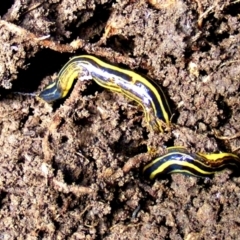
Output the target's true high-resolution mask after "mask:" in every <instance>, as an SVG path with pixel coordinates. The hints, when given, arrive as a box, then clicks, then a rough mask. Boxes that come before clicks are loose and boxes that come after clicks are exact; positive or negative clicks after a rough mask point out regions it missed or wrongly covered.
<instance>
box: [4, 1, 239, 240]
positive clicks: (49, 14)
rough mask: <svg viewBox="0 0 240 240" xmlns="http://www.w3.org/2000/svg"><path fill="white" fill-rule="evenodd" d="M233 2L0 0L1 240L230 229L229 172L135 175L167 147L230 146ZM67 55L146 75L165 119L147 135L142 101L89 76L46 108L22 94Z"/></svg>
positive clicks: (235, 79) (234, 95)
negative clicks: (162, 95) (160, 94)
mask: <svg viewBox="0 0 240 240" xmlns="http://www.w3.org/2000/svg"><path fill="white" fill-rule="evenodd" d="M239 10H240V2H239V1H228V0H227V1H208V0H204V1H198V0H193V1H189V0H187V1H183V0H166V1H164V0H145V1H144V0H139V1H135V0H131V1H124V0H123V1H107V0H90V1H89V0H79V1H77V0H62V1H60V0H50V1H44V0H43V1H41V2H39V1H33V0H28V1H27V0H25V1H20V0H16V1H3V2H2V3H0V16H1V19H0V45H1V47H0V85H1V89H0V94H1V96H0V132H1V136H0V146H1V156H0V239H186V240H189V239H196V240H197V239H240V217H239V216H240V178H239V177H238V175H237V174H234V173H232V172H231V171H230V170H225V171H223V172H220V173H216V174H215V175H214V177H213V178H196V177H190V176H185V175H182V174H173V175H167V176H159V177H158V178H157V179H156V180H154V181H149V180H148V179H146V178H145V177H144V176H143V174H142V169H143V167H144V165H146V163H147V162H149V161H151V160H152V159H153V158H154V157H156V156H159V155H160V154H163V153H164V152H165V151H166V147H169V146H185V147H186V148H188V150H189V151H191V152H209V153H211V152H219V151H224V152H234V153H235V154H238V155H240V151H239V146H240V138H239V134H238V133H239V131H240V120H239V119H240V93H239V90H240V67H239V63H240V48H239V46H240V32H239V29H240V21H239V18H240V15H239V12H240V11H239ZM80 54H91V55H95V56H97V57H99V58H103V59H105V60H107V61H108V62H111V63H113V64H118V65H119V66H121V67H124V68H128V69H132V70H133V71H136V72H140V73H142V74H146V75H148V76H149V77H152V78H153V79H155V81H156V82H157V83H158V84H159V85H161V86H162V87H163V88H164V91H165V92H166V95H167V98H168V99H169V102H170V105H171V108H172V109H173V113H174V115H173V116H172V120H171V121H172V126H171V129H169V130H166V131H165V132H164V133H155V132H152V131H151V130H149V128H148V126H147V124H146V122H145V120H144V115H143V110H142V109H141V107H139V106H138V105H137V104H136V103H135V102H134V101H131V100H129V99H127V98H125V97H124V96H122V95H121V94H119V93H115V92H111V91H109V90H107V89H104V88H102V87H100V86H98V85H97V84H96V83H95V82H93V81H87V82H81V81H76V84H75V86H74V88H73V90H72V91H71V93H70V94H69V96H68V97H67V98H66V99H64V100H61V101H59V102H56V103H55V104H52V105H51V104H48V103H45V102H44V101H42V100H40V99H38V98H37V97H35V96H34V94H35V93H38V92H39V91H41V90H42V89H43V88H44V87H46V85H47V84H49V83H50V82H52V81H53V80H54V78H55V77H56V74H57V73H58V71H59V70H60V69H61V68H62V66H63V65H64V64H65V63H66V62H67V61H68V60H69V59H70V58H71V57H73V56H77V55H80ZM22 93H28V94H32V95H23V94H22ZM236 134H238V135H236ZM219 136H225V138H220V137H219ZM234 136H235V137H234ZM149 147H150V148H152V149H155V151H154V153H153V154H149V153H148V152H147V151H148V148H149ZM154 154H155V155H154ZM150 155H151V156H150Z"/></svg>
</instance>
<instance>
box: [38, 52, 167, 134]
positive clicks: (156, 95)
mask: <svg viewBox="0 0 240 240" xmlns="http://www.w3.org/2000/svg"><path fill="white" fill-rule="evenodd" d="M78 76H79V79H80V80H82V81H84V80H89V79H93V80H94V81H95V82H96V83H97V84H99V85H100V86H102V87H104V88H107V89H109V90H112V91H114V92H120V93H122V94H124V95H125V96H127V97H128V98H130V99H132V100H134V101H136V102H137V103H138V104H140V105H141V106H142V107H143V109H144V114H145V119H146V122H147V123H148V124H149V125H150V126H151V127H152V128H153V129H154V130H155V131H161V132H162V131H163V128H162V126H163V125H165V126H166V127H169V126H170V118H171V114H172V113H171V109H170V107H169V104H168V101H167V99H166V96H165V94H164V92H163V90H162V88H161V87H160V86H159V85H157V84H156V83H155V82H154V81H152V80H151V79H150V78H147V77H143V76H142V75H140V74H138V73H135V72H133V71H131V70H127V69H122V68H120V67H117V66H114V65H111V64H109V63H106V62H104V61H102V60H100V59H98V58H96V57H94V56H90V55H81V56H77V57H73V58H72V59H71V60H70V61H68V62H67V63H66V64H65V66H64V67H63V68H62V69H61V70H60V72H59V73H58V76H57V79H56V80H55V82H53V83H51V84H50V85H48V86H47V87H46V88H45V89H44V90H43V91H42V92H41V93H40V94H39V96H38V97H40V98H42V99H43V100H44V101H46V102H53V101H56V100H58V99H60V98H64V97H65V96H66V95H67V94H68V92H69V91H70V89H71V87H72V85H73V82H74V80H75V79H76V78H77V77H78ZM163 123H164V124H163Z"/></svg>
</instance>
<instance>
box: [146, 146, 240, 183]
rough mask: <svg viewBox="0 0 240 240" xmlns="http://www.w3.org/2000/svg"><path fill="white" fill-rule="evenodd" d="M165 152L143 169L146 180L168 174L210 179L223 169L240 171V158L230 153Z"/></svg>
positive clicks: (184, 150)
mask: <svg viewBox="0 0 240 240" xmlns="http://www.w3.org/2000/svg"><path fill="white" fill-rule="evenodd" d="M167 150H168V152H167V154H165V155H162V156H160V157H158V158H156V159H155V160H153V161H152V162H150V163H149V164H148V165H147V166H145V167H144V169H143V172H144V175H145V176H146V177H147V178H150V179H154V178H155V177H157V176H160V175H166V174H170V173H184V174H187V175H192V176H197V177H211V176H212V175H213V174H214V173H216V172H219V171H222V170H224V169H225V168H230V169H233V170H235V169H236V168H237V169H240V158H239V157H238V156H237V155H235V154H232V153H210V154H207V153H190V152H189V151H188V150H187V149H186V148H184V147H170V148H168V149H167Z"/></svg>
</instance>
